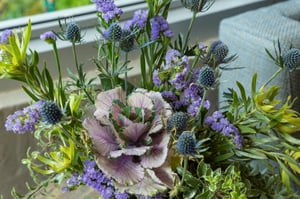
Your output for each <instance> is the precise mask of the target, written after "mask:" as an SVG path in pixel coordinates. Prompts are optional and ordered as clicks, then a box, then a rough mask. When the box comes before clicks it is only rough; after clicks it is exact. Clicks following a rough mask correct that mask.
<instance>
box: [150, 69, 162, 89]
mask: <svg viewBox="0 0 300 199" xmlns="http://www.w3.org/2000/svg"><path fill="white" fill-rule="evenodd" d="M152 80H153V84H154V85H155V86H157V87H159V86H160V85H161V84H162V81H161V80H160V78H159V76H158V70H154V71H153V74H152Z"/></svg>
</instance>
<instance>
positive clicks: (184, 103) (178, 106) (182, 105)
mask: <svg viewBox="0 0 300 199" xmlns="http://www.w3.org/2000/svg"><path fill="white" fill-rule="evenodd" d="M188 105H189V102H188V101H187V100H186V99H180V100H178V101H176V102H175V105H174V109H175V110H176V111H179V110H182V109H185V108H186V107H187V106H188Z"/></svg>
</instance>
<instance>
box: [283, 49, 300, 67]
mask: <svg viewBox="0 0 300 199" xmlns="http://www.w3.org/2000/svg"><path fill="white" fill-rule="evenodd" d="M282 59H283V63H284V65H285V66H286V67H288V68H289V69H290V70H291V71H293V70H295V69H298V68H299V67H300V50H299V49H297V48H291V49H289V50H288V51H287V52H286V53H284V54H283V56H282Z"/></svg>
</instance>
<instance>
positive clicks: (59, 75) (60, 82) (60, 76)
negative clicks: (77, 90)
mask: <svg viewBox="0 0 300 199" xmlns="http://www.w3.org/2000/svg"><path fill="white" fill-rule="evenodd" d="M53 53H54V57H55V61H56V65H57V71H58V82H59V86H60V88H62V74H61V65H60V61H59V57H58V51H57V46H56V43H55V42H53Z"/></svg>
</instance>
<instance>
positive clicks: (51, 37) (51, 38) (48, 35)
mask: <svg viewBox="0 0 300 199" xmlns="http://www.w3.org/2000/svg"><path fill="white" fill-rule="evenodd" d="M40 39H41V40H43V41H45V42H47V43H49V44H53V43H55V41H56V40H57V37H56V35H55V34H54V32H52V31H48V32H45V33H43V34H41V35H40Z"/></svg>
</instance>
